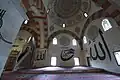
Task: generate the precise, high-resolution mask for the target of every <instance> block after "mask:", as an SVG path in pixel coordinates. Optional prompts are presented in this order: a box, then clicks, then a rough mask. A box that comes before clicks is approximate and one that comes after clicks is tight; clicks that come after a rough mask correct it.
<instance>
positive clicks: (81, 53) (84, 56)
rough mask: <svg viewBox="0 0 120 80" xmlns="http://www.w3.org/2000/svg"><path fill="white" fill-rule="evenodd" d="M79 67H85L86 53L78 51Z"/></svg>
mask: <svg viewBox="0 0 120 80" xmlns="http://www.w3.org/2000/svg"><path fill="white" fill-rule="evenodd" d="M80 65H84V66H86V65H87V57H86V52H85V51H84V50H82V51H80Z"/></svg>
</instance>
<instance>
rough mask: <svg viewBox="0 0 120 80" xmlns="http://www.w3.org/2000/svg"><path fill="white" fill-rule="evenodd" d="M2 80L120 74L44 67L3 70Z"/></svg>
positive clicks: (112, 79)
mask: <svg viewBox="0 0 120 80" xmlns="http://www.w3.org/2000/svg"><path fill="white" fill-rule="evenodd" d="M2 80H120V75H115V74H110V73H108V72H105V71H104V70H102V69H98V68H90V67H74V68H59V67H46V68H38V69H22V70H18V71H14V72H4V73H3V76H2Z"/></svg>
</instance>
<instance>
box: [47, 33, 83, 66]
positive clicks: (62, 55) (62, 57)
mask: <svg viewBox="0 0 120 80" xmlns="http://www.w3.org/2000/svg"><path fill="white" fill-rule="evenodd" d="M54 41H55V42H54ZM51 57H56V58H57V61H56V66H62V67H63V66H64V67H73V66H75V61H74V58H79V62H80V65H84V63H85V60H84V57H85V54H84V53H81V49H80V45H79V42H78V41H77V40H76V39H75V38H74V37H73V36H71V35H69V34H67V33H60V34H58V35H56V36H54V37H53V38H52V39H51V40H50V42H49V46H48V59H49V60H48V61H49V65H50V63H51Z"/></svg>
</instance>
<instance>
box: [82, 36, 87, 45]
mask: <svg viewBox="0 0 120 80" xmlns="http://www.w3.org/2000/svg"><path fill="white" fill-rule="evenodd" d="M83 42H84V44H86V43H87V38H86V36H84V37H83Z"/></svg>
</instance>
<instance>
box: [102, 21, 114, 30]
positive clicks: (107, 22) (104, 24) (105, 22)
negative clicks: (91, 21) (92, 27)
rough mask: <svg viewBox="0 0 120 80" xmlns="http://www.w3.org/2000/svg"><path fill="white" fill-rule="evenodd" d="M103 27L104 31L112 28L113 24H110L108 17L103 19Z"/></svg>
mask: <svg viewBox="0 0 120 80" xmlns="http://www.w3.org/2000/svg"><path fill="white" fill-rule="evenodd" d="M102 27H103V29H104V31H107V30H109V29H111V28H112V26H111V24H110V22H109V20H108V19H103V21H102Z"/></svg>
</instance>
